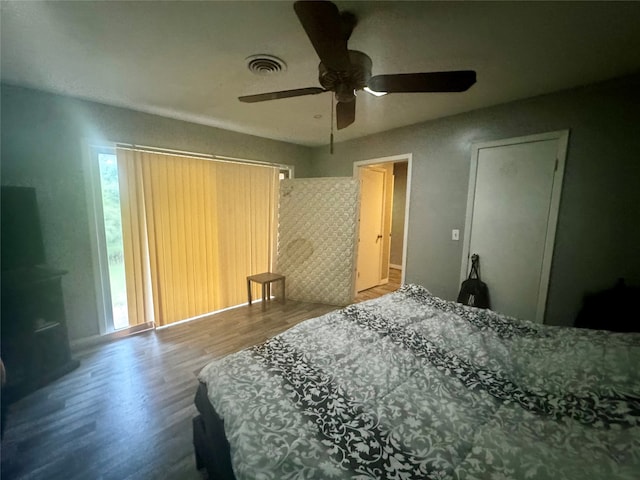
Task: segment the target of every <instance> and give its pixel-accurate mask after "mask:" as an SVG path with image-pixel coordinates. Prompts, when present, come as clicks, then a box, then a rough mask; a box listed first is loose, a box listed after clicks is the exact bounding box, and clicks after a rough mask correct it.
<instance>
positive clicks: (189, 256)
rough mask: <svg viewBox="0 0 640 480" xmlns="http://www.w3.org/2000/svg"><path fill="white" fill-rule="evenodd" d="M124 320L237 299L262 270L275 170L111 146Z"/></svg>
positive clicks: (178, 315)
mask: <svg viewBox="0 0 640 480" xmlns="http://www.w3.org/2000/svg"><path fill="white" fill-rule="evenodd" d="M117 157H118V175H119V179H120V198H121V199H120V202H121V208H122V224H123V227H122V229H123V241H124V256H125V275H126V282H127V301H128V305H129V323H130V325H135V324H138V323H142V322H148V321H153V322H155V324H156V325H158V326H162V325H168V324H171V323H173V322H177V321H180V320H184V319H187V318H192V317H196V316H199V315H203V314H206V313H209V312H213V311H216V310H220V309H223V308H227V307H231V306H234V305H239V304H241V303H244V302H245V301H246V295H247V290H246V277H247V275H252V274H255V273H259V272H263V271H268V270H270V269H271V263H272V254H273V242H274V236H275V218H276V217H275V209H276V201H277V197H276V195H277V189H278V172H279V170H278V168H277V167H270V166H257V165H251V164H241V163H230V162H219V161H212V160H205V159H199V158H191V157H184V156H174V155H167V154H161V153H154V152H145V151H138V150H130V149H122V148H119V149H117Z"/></svg>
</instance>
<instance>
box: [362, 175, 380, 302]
mask: <svg viewBox="0 0 640 480" xmlns="http://www.w3.org/2000/svg"><path fill="white" fill-rule="evenodd" d="M385 175H386V172H385V171H384V170H377V169H374V168H368V167H364V168H361V169H360V226H359V238H358V264H357V265H358V273H357V276H356V291H357V292H361V291H362V290H366V289H368V288H372V287H375V286H376V285H379V284H380V269H381V263H382V238H383V237H382V232H383V215H384V185H385V180H386V179H385Z"/></svg>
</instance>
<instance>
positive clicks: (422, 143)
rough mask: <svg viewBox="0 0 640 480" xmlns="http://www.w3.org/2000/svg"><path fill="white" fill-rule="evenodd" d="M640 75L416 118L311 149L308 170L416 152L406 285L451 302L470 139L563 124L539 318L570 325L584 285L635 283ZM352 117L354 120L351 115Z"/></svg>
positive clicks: (638, 274)
mask: <svg viewBox="0 0 640 480" xmlns="http://www.w3.org/2000/svg"><path fill="white" fill-rule="evenodd" d="M638 105H640V75H635V76H632V77H627V78H625V79H619V80H616V81H611V82H606V83H603V84H599V85H594V86H590V87H584V88H580V89H575V90H570V91H566V92H560V93H556V94H552V95H545V96H541V97H536V98H532V99H528V100H524V101H519V102H513V103H509V104H504V105H500V106H496V107H493V108H487V109H483V110H477V111H474V112H470V113H466V114H461V115H457V116H454V117H448V118H445V119H440V120H436V121H432V122H427V123H423V124H418V125H413V126H410V127H405V128H401V129H397V130H392V131H388V132H384V133H381V134H377V135H372V136H369V137H366V138H360V139H357V140H353V141H348V142H343V143H338V144H336V145H335V153H334V155H333V156H331V155H329V154H328V153H327V149H326V148H324V147H323V148H316V149H314V151H313V172H312V174H313V175H316V176H340V175H344V176H348V175H351V173H352V168H353V166H352V162H353V161H357V160H367V159H372V158H379V157H385V156H391V155H399V154H404V153H412V154H413V166H412V170H413V171H412V176H413V178H412V183H411V199H410V201H411V203H410V212H409V232H408V252H407V272H406V279H407V281H408V282H415V283H421V284H423V285H424V286H426V287H427V288H428V289H429V290H431V292H432V293H434V294H435V295H438V296H441V297H444V298H447V299H454V298H455V297H456V296H457V293H458V289H459V285H460V278H459V275H460V264H461V258H462V241H458V242H454V241H452V240H451V229H453V228H458V229H460V231H461V237H462V235H463V233H464V232H463V230H464V222H465V210H466V201H467V188H468V181H469V167H470V160H471V145H472V143H474V142H478V141H488V140H496V139H503V138H510V137H517V136H523V135H530V134H535V133H542V132H548V131H554V130H563V129H570V139H569V149H568V154H567V164H566V170H565V179H564V188H563V193H562V200H561V205H560V213H559V221H558V229H557V233H556V245H555V251H554V255H553V265H552V271H551V279H550V285H549V296H548V304H547V313H546V320H545V322H546V323H549V324H553V325H571V324H572V323H573V320H574V318H575V315H576V313H577V311H578V309H579V307H580V304H581V302H582V297H583V294H584V293H585V292H589V291H597V290H600V289H604V288H608V287H610V286H613V284H614V282H615V280H616V279H617V278H618V277H625V278H627V279H628V280H630V281H632V282H633V283H636V284H638V283H639V282H640V253H639V251H638V249H639V246H640V214H639V213H638V211H639V209H638V205H640V109H638ZM356 121H357V120H356Z"/></svg>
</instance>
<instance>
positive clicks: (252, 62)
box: [247, 55, 287, 75]
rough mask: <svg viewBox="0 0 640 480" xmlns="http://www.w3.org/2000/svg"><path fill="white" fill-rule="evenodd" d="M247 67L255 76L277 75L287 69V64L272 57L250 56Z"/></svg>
mask: <svg viewBox="0 0 640 480" xmlns="http://www.w3.org/2000/svg"><path fill="white" fill-rule="evenodd" d="M247 67H249V70H251V71H252V72H253V73H255V74H256V75H277V74H278V73H281V72H284V71H285V70H286V69H287V64H286V63H284V61H282V60H280V59H279V58H278V57H274V56H272V55H251V56H250V57H248V58H247Z"/></svg>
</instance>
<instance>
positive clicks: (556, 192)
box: [460, 130, 569, 323]
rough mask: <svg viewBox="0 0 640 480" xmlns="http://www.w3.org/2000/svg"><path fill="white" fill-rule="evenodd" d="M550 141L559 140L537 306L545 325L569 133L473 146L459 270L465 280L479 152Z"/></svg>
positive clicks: (469, 253) (512, 139)
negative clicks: (485, 149)
mask: <svg viewBox="0 0 640 480" xmlns="http://www.w3.org/2000/svg"><path fill="white" fill-rule="evenodd" d="M547 140H558V149H557V151H556V161H557V163H556V171H555V174H554V178H553V187H552V190H551V202H550V206H549V216H548V220H547V233H546V237H545V247H544V254H543V259H542V271H541V274H540V284H539V292H540V295H539V297H538V306H537V309H536V312H537V313H536V322H538V323H543V322H544V314H545V309H546V304H547V293H548V290H549V277H550V274H551V261H552V260H553V248H554V245H555V237H556V227H557V223H558V211H559V209H560V196H561V194H562V182H563V179H564V166H565V162H566V157H567V146H568V143H569V130H558V131H554V132H547V133H541V134H536V135H527V136H523V137H515V138H508V139H504V140H494V141H490V142H480V143H474V144H473V145H472V147H471V169H470V173H469V192H468V195H467V213H466V218H465V225H464V242H463V247H462V262H461V267H460V282H463V281H464V280H466V278H467V275H468V271H469V261H470V258H469V257H470V255H471V252H470V251H469V249H470V245H471V221H472V219H473V206H474V200H475V194H476V177H477V174H478V156H479V152H480V150H482V149H483V148H491V147H504V146H508V145H516V144H520V143H532V142H540V141H547Z"/></svg>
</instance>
